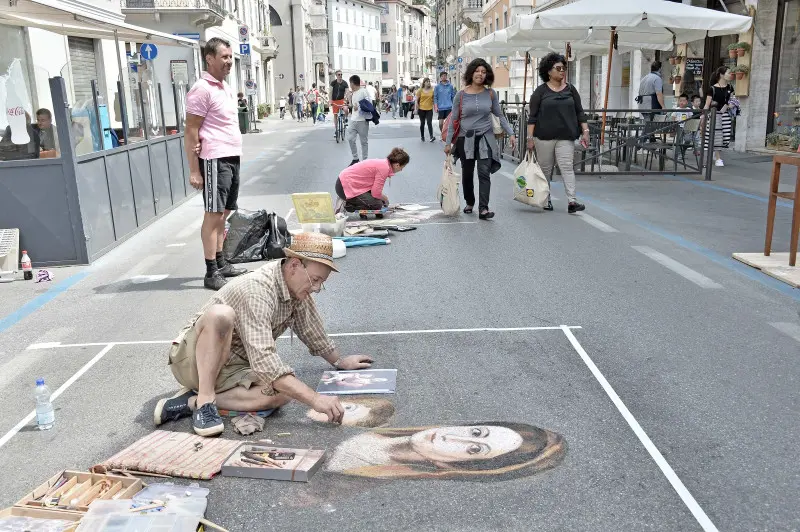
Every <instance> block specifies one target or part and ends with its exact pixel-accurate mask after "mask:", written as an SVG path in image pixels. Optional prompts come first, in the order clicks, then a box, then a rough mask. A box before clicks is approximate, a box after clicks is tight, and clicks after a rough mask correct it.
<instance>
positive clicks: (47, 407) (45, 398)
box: [36, 378, 56, 430]
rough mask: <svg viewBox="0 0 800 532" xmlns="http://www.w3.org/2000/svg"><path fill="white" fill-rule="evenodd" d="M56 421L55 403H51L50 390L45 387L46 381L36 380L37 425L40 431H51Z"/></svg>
mask: <svg viewBox="0 0 800 532" xmlns="http://www.w3.org/2000/svg"><path fill="white" fill-rule="evenodd" d="M55 420H56V416H55V413H54V412H53V403H51V402H50V388H48V387H47V386H46V385H45V383H44V379H42V378H39V379H36V425H37V426H38V427H39V430H50V429H52V428H53V424H54V423H55Z"/></svg>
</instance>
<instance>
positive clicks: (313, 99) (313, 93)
mask: <svg viewBox="0 0 800 532" xmlns="http://www.w3.org/2000/svg"><path fill="white" fill-rule="evenodd" d="M308 103H310V104H311V119H312V120H313V123H314V125H316V124H317V107H318V106H319V91H318V90H317V84H316V83H312V84H311V90H310V91H308Z"/></svg>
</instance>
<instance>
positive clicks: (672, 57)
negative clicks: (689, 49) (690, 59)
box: [669, 55, 678, 65]
mask: <svg viewBox="0 0 800 532" xmlns="http://www.w3.org/2000/svg"><path fill="white" fill-rule="evenodd" d="M677 61H678V58H677V57H675V56H674V55H671V56H669V64H670V65H674V64H675V63H677Z"/></svg>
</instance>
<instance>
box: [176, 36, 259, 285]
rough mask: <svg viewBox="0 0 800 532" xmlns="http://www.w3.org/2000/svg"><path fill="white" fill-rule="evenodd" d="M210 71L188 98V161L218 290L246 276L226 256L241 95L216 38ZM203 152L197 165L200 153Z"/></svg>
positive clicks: (208, 279) (227, 53) (228, 55)
mask: <svg viewBox="0 0 800 532" xmlns="http://www.w3.org/2000/svg"><path fill="white" fill-rule="evenodd" d="M203 57H205V60H206V71H205V72H203V73H202V74H201V75H200V79H199V80H197V82H196V83H195V84H194V86H193V87H192V89H191V90H190V91H189V94H188V95H187V96H186V134H185V135H186V136H185V138H184V142H185V149H186V159H187V160H188V162H189V183H190V184H191V185H192V186H193V187H194V188H196V189H198V190H202V191H203V203H204V205H205V214H204V217H203V226H202V227H201V229H200V238H201V239H202V241H203V253H204V255H205V259H206V275H205V278H204V280H203V284H204V285H205V287H206V288H210V289H211V290H219V289H220V288H222V287H223V286H224V285H225V283H226V282H227V281H226V279H225V278H226V277H236V276H237V275H242V274H243V273H247V270H246V269H244V268H236V267H234V266H233V265H232V264H230V263H228V262H226V261H225V258H224V257H223V256H222V242H223V239H224V236H225V220H226V219H227V218H228V216H229V215H230V213H231V211H235V210H236V209H237V205H236V201H237V199H238V197H239V163H240V161H239V159H240V157H241V155H242V134H241V133H240V132H239V119H238V116H237V114H236V113H237V108H236V95H235V94H234V93H233V90H232V89H231V88H230V87H229V86H228V84H227V83H225V77H226V76H227V75H228V74H230V72H231V66H232V65H233V52H232V51H231V45H230V43H229V42H227V41H225V40H223V39H219V38H217V37H214V38H212V39H209V41H208V42H207V43H206V45H205V46H204V47H203ZM198 143H199V144H200V146H201V149H200V158H199V159H198V157H197V153H196V152H195V148H196V146H197V145H198Z"/></svg>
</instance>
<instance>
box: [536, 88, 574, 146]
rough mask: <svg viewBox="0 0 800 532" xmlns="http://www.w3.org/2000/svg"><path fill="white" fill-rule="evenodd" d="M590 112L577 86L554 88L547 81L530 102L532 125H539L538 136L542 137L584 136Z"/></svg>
mask: <svg viewBox="0 0 800 532" xmlns="http://www.w3.org/2000/svg"><path fill="white" fill-rule="evenodd" d="M583 122H586V115H585V114H584V113H583V105H581V95H580V94H579V93H578V90H577V89H576V88H575V87H574V86H573V85H568V86H567V88H565V89H564V90H561V91H554V90H553V89H551V88H550V87H549V86H548V85H547V83H542V84H541V85H539V86H538V87H537V88H536V90H535V91H533V94H532V95H531V101H530V114H529V115H528V124H536V129H534V131H533V135H534V137H536V138H537V139H542V140H575V139H577V138H578V137H580V134H581V128H580V125H579V124H581V123H583Z"/></svg>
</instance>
